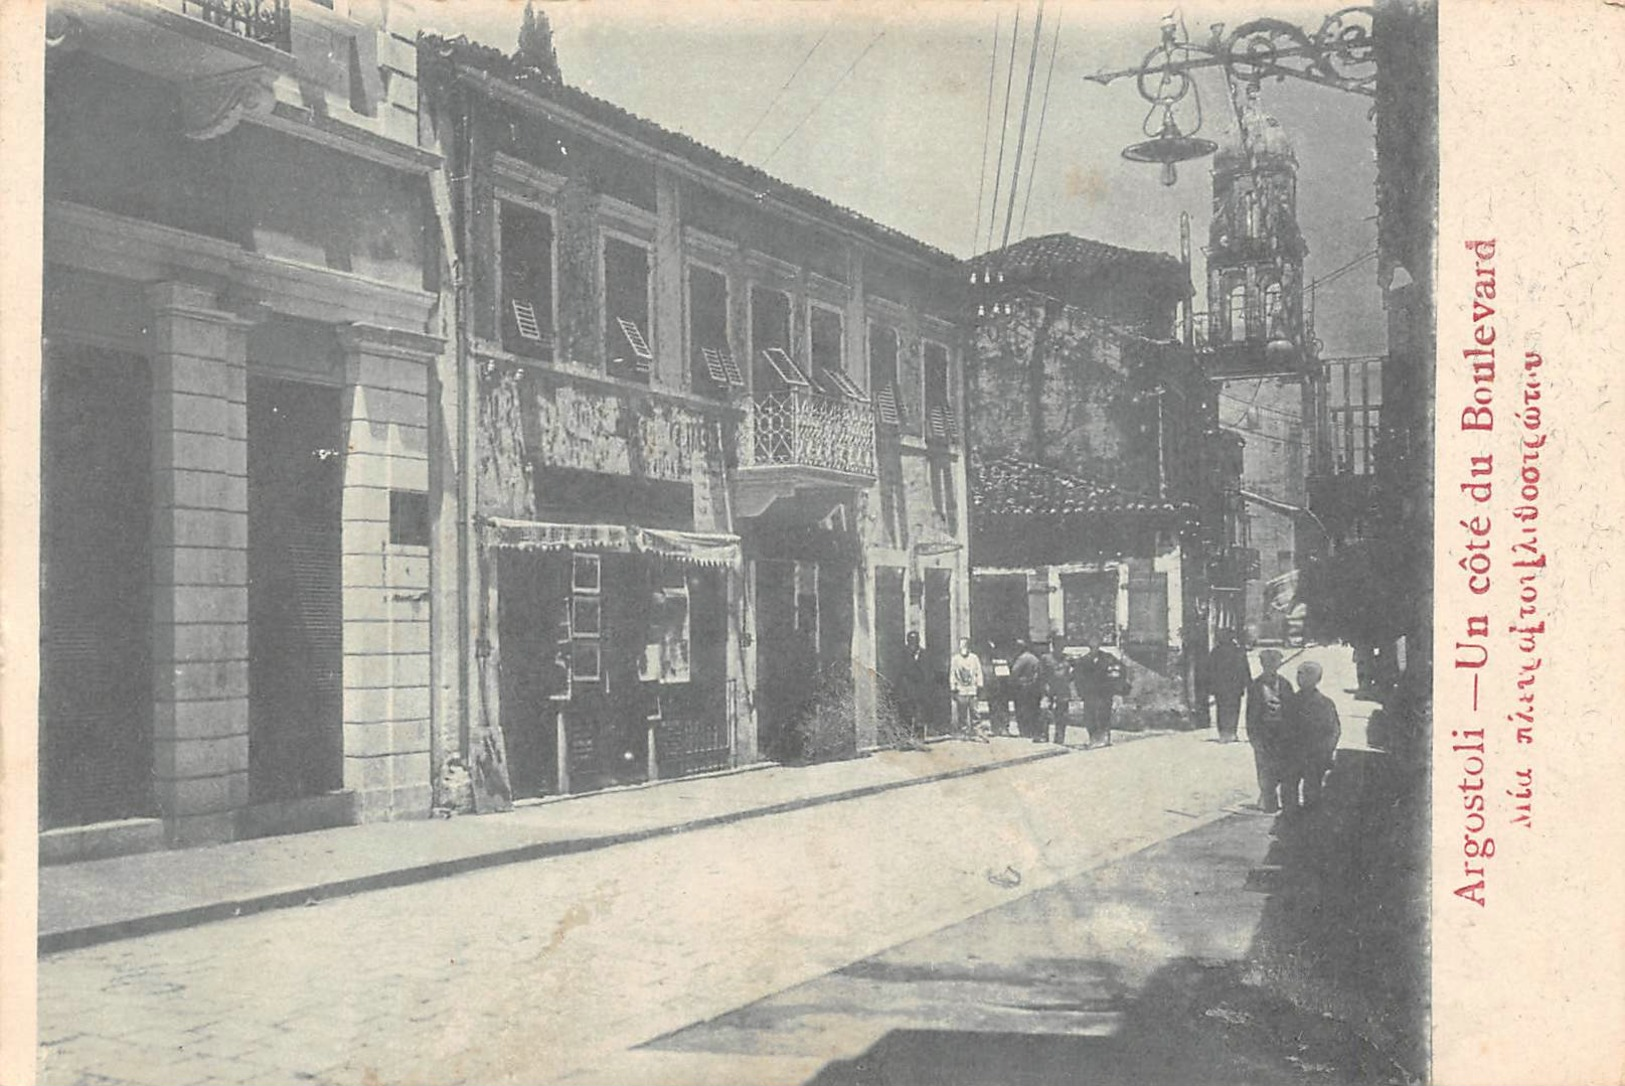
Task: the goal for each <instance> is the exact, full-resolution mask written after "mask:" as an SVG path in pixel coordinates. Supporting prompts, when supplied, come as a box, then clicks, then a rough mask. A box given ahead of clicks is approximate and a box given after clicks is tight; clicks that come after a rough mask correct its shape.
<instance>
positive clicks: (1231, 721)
mask: <svg viewBox="0 0 1625 1086" xmlns="http://www.w3.org/2000/svg"><path fill="white" fill-rule="evenodd" d="M1252 681H1253V668H1252V665H1251V664H1249V663H1248V662H1247V650H1246V649H1244V648H1242V647H1241V645H1240V643H1238V642H1237V641H1236V632H1235V631H1234V630H1224V631H1222V632H1221V633H1220V634H1219V643H1218V644H1217V645H1214V646H1213V650H1212V651H1211V652H1209V653H1208V654H1207V689H1208V693H1210V694H1212V695H1213V703H1214V708H1215V709H1216V710H1217V712H1218V717H1219V742H1221V743H1234V742H1235V741H1236V724H1237V723H1238V722H1239V721H1240V719H1241V696H1242V694H1244V693H1246V692H1247V686H1248V684H1249V683H1251V682H1252Z"/></svg>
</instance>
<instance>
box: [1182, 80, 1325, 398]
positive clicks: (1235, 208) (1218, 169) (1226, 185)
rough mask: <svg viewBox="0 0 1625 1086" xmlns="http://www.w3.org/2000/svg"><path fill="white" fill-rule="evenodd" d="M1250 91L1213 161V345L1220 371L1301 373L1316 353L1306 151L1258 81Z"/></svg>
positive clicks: (1210, 274) (1210, 273) (1215, 364)
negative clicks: (1301, 220) (1301, 199)
mask: <svg viewBox="0 0 1625 1086" xmlns="http://www.w3.org/2000/svg"><path fill="white" fill-rule="evenodd" d="M1244 93H1245V99H1244V100H1243V102H1242V105H1241V108H1240V110H1239V118H1238V119H1239V121H1240V124H1239V139H1238V140H1236V141H1231V142H1229V143H1227V144H1226V145H1225V146H1222V147H1220V149H1219V151H1218V154H1217V155H1216V156H1215V158H1214V163H1213V222H1212V226H1211V228H1210V232H1209V239H1208V253H1207V311H1208V346H1209V348H1210V349H1211V350H1212V352H1213V355H1212V362H1213V372H1214V375H1215V376H1221V377H1230V376H1256V375H1260V374H1266V373H1268V374H1280V373H1297V372H1302V371H1303V370H1304V369H1305V367H1307V366H1308V365H1309V364H1310V362H1311V360H1312V356H1313V354H1314V352H1313V350H1311V349H1309V344H1308V335H1307V331H1306V329H1305V326H1304V311H1303V260H1304V256H1305V255H1306V254H1307V253H1308V246H1307V245H1306V244H1305V243H1304V240H1303V233H1302V232H1301V231H1300V230H1299V229H1298V160H1297V156H1296V155H1295V154H1294V153H1293V150H1292V144H1291V142H1290V141H1289V140H1288V139H1287V136H1286V132H1285V131H1284V130H1283V129H1282V128H1281V123H1280V122H1279V121H1277V120H1276V119H1275V118H1274V117H1271V116H1270V115H1269V114H1267V113H1265V112H1264V110H1263V108H1262V106H1261V105H1260V104H1259V101H1258V89H1257V88H1256V87H1252V86H1249V87H1247V88H1246V90H1245V92H1244Z"/></svg>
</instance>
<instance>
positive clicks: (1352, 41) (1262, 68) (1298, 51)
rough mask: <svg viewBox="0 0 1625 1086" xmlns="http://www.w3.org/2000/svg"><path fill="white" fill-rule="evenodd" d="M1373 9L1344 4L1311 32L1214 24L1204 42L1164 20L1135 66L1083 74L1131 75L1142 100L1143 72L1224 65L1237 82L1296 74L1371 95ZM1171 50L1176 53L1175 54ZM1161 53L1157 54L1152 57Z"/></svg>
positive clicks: (1099, 77) (1285, 25) (1288, 26)
mask: <svg viewBox="0 0 1625 1086" xmlns="http://www.w3.org/2000/svg"><path fill="white" fill-rule="evenodd" d="M1375 14H1376V9H1375V8H1371V7H1347V8H1342V9H1341V10H1339V11H1335V12H1333V13H1332V14H1330V15H1328V16H1327V17H1326V18H1325V19H1324V20H1323V21H1322V22H1321V24H1320V28H1319V29H1318V30H1316V31H1315V32H1314V33H1312V34H1311V33H1309V32H1308V31H1306V30H1304V29H1303V28H1301V27H1298V26H1295V25H1293V24H1292V23H1289V22H1285V21H1283V20H1281V19H1269V18H1264V19H1253V20H1252V21H1250V22H1246V23H1243V24H1242V25H1240V26H1238V27H1236V28H1235V29H1234V30H1232V31H1231V32H1230V34H1229V35H1228V36H1226V35H1225V33H1224V24H1223V23H1215V24H1214V25H1213V27H1212V28H1211V29H1212V37H1211V38H1210V39H1209V40H1208V42H1207V44H1205V45H1198V44H1196V43H1194V42H1188V41H1180V40H1178V39H1177V38H1176V37H1175V35H1174V34H1173V33H1172V32H1171V31H1170V29H1169V27H1168V25H1167V24H1164V28H1163V41H1162V42H1161V43H1160V44H1159V45H1158V46H1157V47H1156V48H1155V49H1152V50H1151V52H1149V53H1147V54H1146V57H1145V60H1144V61H1142V62H1141V63H1140V65H1139V66H1138V67H1135V68H1120V69H1118V70H1117V71H1109V72H1106V71H1103V72H1098V73H1096V74H1095V75H1090V76H1085V77H1084V78H1086V79H1088V80H1090V81H1091V82H1095V83H1099V84H1101V85H1102V86H1105V85H1107V84H1109V83H1111V82H1113V81H1114V80H1117V79H1121V78H1123V77H1125V76H1135V77H1137V79H1138V81H1139V91H1140V94H1141V96H1142V97H1144V98H1145V99H1146V100H1147V101H1152V102H1154V101H1156V100H1157V99H1156V97H1155V96H1154V95H1152V94H1151V93H1148V91H1147V89H1146V83H1145V77H1146V76H1150V75H1177V76H1184V75H1186V74H1187V73H1189V72H1192V71H1196V70H1198V69H1201V68H1224V69H1225V71H1226V72H1227V74H1228V75H1230V76H1231V77H1232V78H1234V79H1236V80H1238V81H1240V82H1242V83H1253V84H1257V83H1261V82H1263V81H1264V80H1265V79H1275V80H1277V81H1279V80H1284V79H1288V78H1291V79H1301V80H1304V81H1305V82H1309V83H1315V84H1318V85H1320V86H1323V87H1330V88H1332V89H1333V90H1340V91H1347V92H1348V93H1350V94H1360V95H1364V96H1365V97H1367V98H1374V97H1376V81H1377V71H1376V68H1377V62H1376V35H1375V32H1374V30H1373V19H1374V17H1375ZM1175 54H1178V56H1177V57H1176V55H1175ZM1157 58H1161V59H1157Z"/></svg>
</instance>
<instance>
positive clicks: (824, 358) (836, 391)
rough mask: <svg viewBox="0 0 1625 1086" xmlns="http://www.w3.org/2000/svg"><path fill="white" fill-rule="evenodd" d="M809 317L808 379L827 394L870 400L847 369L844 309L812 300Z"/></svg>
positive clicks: (864, 401)
mask: <svg viewBox="0 0 1625 1086" xmlns="http://www.w3.org/2000/svg"><path fill="white" fill-rule="evenodd" d="M807 318H808V319H807V326H808V327H807V340H808V355H809V362H810V366H811V371H812V372H811V373H809V374H808V377H809V379H810V380H811V381H812V383H813V384H814V385H815V386H817V387H818V389H819V390H820V391H822V392H824V393H825V394H827V395H830V396H838V397H840V398H841V399H845V400H857V401H859V402H861V403H867V402H868V400H869V397H868V396H866V395H864V393H863V389H862V388H861V387H860V386H859V385H858V383H857V382H856V381H854V380H852V375H851V374H850V373H848V372H847V370H846V322H845V321H844V320H843V319H842V318H841V311H840V310H838V309H832V308H830V307H828V306H822V305H817V304H813V305H810V306H809V307H808V312H807Z"/></svg>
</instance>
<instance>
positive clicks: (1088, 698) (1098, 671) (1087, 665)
mask: <svg viewBox="0 0 1625 1086" xmlns="http://www.w3.org/2000/svg"><path fill="white" fill-rule="evenodd" d="M1072 686H1073V688H1074V689H1076V690H1077V692H1078V698H1079V699H1080V700H1081V701H1082V702H1083V726H1084V727H1085V728H1086V729H1087V730H1088V732H1089V744H1088V745H1089V747H1090V748H1091V749H1093V748H1094V747H1097V746H1100V747H1109V746H1111V745H1112V699H1113V698H1117V697H1127V696H1128V693H1129V683H1128V676H1127V675H1125V674H1124V672H1123V662H1122V661H1121V660H1119V659H1117V657H1115V656H1113V655H1112V654H1111V653H1109V652H1106V651H1104V650H1102V649H1101V647H1100V643H1099V641H1098V639H1095V638H1091V639H1090V640H1089V651H1088V652H1087V653H1086V654H1085V655H1083V656H1080V657H1079V658H1078V659H1077V660H1076V661H1074V662H1073V664H1072Z"/></svg>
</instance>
